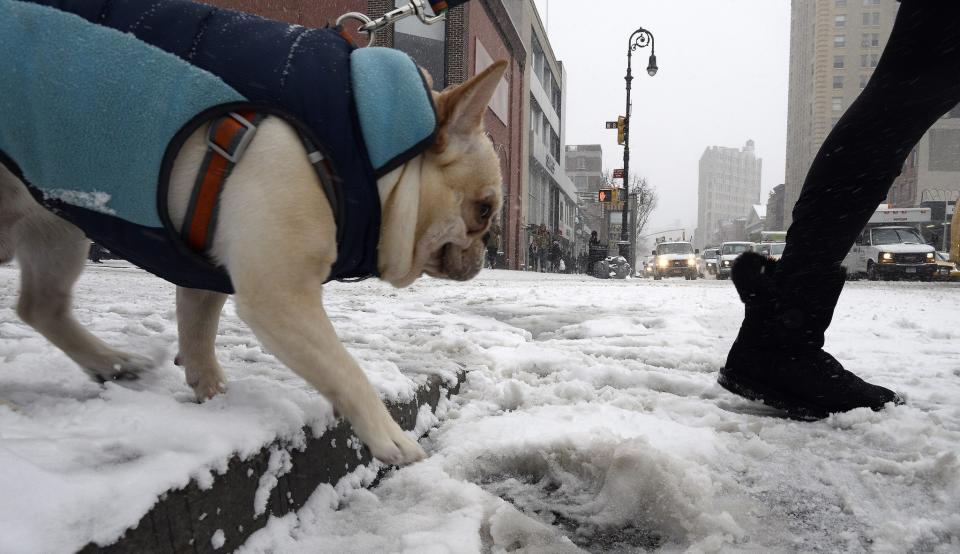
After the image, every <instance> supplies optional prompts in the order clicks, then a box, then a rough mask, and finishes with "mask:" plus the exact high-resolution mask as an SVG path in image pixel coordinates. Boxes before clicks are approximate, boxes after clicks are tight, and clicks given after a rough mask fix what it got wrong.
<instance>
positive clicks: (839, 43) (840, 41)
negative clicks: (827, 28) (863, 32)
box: [833, 35, 847, 48]
mask: <svg viewBox="0 0 960 554" xmlns="http://www.w3.org/2000/svg"><path fill="white" fill-rule="evenodd" d="M846 45H847V36H846V35H833V46H834V47H835V48H843V47H844V46H846Z"/></svg>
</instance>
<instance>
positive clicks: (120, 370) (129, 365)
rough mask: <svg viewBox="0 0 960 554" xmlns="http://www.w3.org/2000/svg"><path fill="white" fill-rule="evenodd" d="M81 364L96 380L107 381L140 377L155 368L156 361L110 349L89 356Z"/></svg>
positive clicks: (129, 379)
mask: <svg viewBox="0 0 960 554" xmlns="http://www.w3.org/2000/svg"><path fill="white" fill-rule="evenodd" d="M80 365H81V366H83V369H84V371H86V372H87V374H88V375H90V377H91V378H93V379H94V380H95V381H97V382H99V383H105V382H107V381H132V380H135V379H139V378H140V374H141V373H142V372H144V371H147V370H149V369H153V367H154V366H155V365H156V362H154V360H151V359H150V358H147V357H146V356H140V355H137V354H128V353H126V352H121V351H119V350H110V351H107V352H100V353H97V354H96V355H92V356H89V357H87V359H84V360H81V361H80Z"/></svg>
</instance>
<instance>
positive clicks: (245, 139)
mask: <svg viewBox="0 0 960 554" xmlns="http://www.w3.org/2000/svg"><path fill="white" fill-rule="evenodd" d="M263 118H264V115H263V114H258V113H255V112H240V113H236V112H230V113H229V114H227V115H225V116H223V117H221V118H219V119H217V120H215V121H214V122H213V123H211V124H210V131H209V133H208V135H207V153H206V155H205V156H204V158H203V163H202V164H201V165H200V171H199V173H198V174H197V179H196V181H195V182H194V185H193V193H192V194H191V196H190V204H189V205H188V206H187V214H186V217H185V218H184V220H183V227H182V229H181V231H180V234H181V236H182V237H183V240H184V241H186V243H187V245H188V246H189V247H190V249H191V250H193V251H195V252H198V253H201V254H202V253H206V252H207V251H208V250H209V249H210V247H211V246H212V243H213V231H214V229H215V228H216V225H217V212H218V208H219V205H220V193H221V191H222V190H223V185H224V183H225V182H226V180H227V177H229V176H230V171H231V170H233V166H235V165H236V164H237V161H239V159H240V156H242V155H243V152H244V151H245V150H246V148H247V146H248V145H249V144H250V141H251V140H252V139H253V135H254V134H256V131H257V125H258V124H259V123H260V121H261V120H263Z"/></svg>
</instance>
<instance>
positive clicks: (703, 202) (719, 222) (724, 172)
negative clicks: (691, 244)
mask: <svg viewBox="0 0 960 554" xmlns="http://www.w3.org/2000/svg"><path fill="white" fill-rule="evenodd" d="M762 166H763V160H761V159H760V158H758V157H757V156H756V152H755V149H754V144H753V141H752V140H748V141H747V144H746V145H745V146H744V147H743V148H740V149H737V148H728V147H725V146H711V147H709V148H707V149H706V150H704V152H703V155H702V156H700V181H699V187H698V189H697V193H698V194H697V232H696V235H695V240H696V241H697V245H696V246H697V248H703V247H705V246H711V245H713V244H715V243H716V242H719V241H720V239H721V238H726V237H729V233H730V231H729V230H727V229H729V228H730V226H729V225H728V223H729V222H731V221H735V220H738V219H744V220H746V218H747V216H748V215H749V214H750V211H751V209H752V207H753V205H754V204H759V203H760V171H761V168H762ZM727 240H732V239H729V238H727Z"/></svg>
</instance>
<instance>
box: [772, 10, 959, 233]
mask: <svg viewBox="0 0 960 554" xmlns="http://www.w3.org/2000/svg"><path fill="white" fill-rule="evenodd" d="M899 6H900V4H899V3H898V2H897V1H896V0H793V1H792V8H791V29H790V91H789V96H788V98H789V99H788V107H787V155H786V175H785V183H784V194H785V199H784V206H785V213H784V217H785V222H784V223H785V224H786V225H789V224H790V222H791V221H792V210H793V205H794V204H795V203H796V201H797V198H798V197H799V196H800V189H801V188H802V186H803V180H804V179H805V178H806V174H807V171H808V170H809V168H810V164H811V163H812V162H813V158H814V156H815V155H816V153H817V150H818V149H819V148H820V145H821V144H823V141H824V139H826V137H827V134H828V133H829V132H830V130H831V129H832V128H833V126H834V125H835V124H836V123H837V121H838V120H839V119H840V116H841V115H842V114H843V112H844V111H845V110H846V109H847V108H848V107H849V106H850V104H852V103H853V101H854V100H855V99H856V98H857V96H858V95H859V94H860V91H861V90H863V88H864V87H865V86H866V85H867V81H869V79H870V77H871V75H872V74H873V70H874V68H875V67H876V66H877V62H878V61H879V60H880V55H881V53H882V52H883V48H884V47H885V46H886V44H887V40H888V39H889V38H890V31H891V29H892V28H893V22H894V20H895V18H896V14H897V10H898V9H899ZM957 183H960V113H958V112H957V110H954V112H952V114H948V115H947V116H946V117H945V118H944V119H941V120H940V121H938V122H937V123H936V124H934V126H933V128H932V129H931V130H930V132H928V133H927V134H926V135H924V137H923V138H922V139H921V140H920V143H919V144H918V145H917V148H916V149H915V150H914V151H913V152H912V153H911V154H910V156H909V158H908V159H907V161H906V164H905V166H904V172H903V174H902V175H901V177H900V178H898V180H897V182H896V183H895V184H894V187H893V188H892V189H891V191H890V196H889V197H888V201H890V202H892V203H894V204H895V205H898V206H916V205H919V204H920V203H921V202H923V201H925V200H926V199H927V198H928V197H929V198H932V197H934V196H937V197H938V198H939V197H940V196H943V195H944V194H946V195H947V196H949V195H950V193H949V191H948V192H946V193H945V192H944V189H952V190H954V191H955V190H956V189H957V188H960V185H958V184H957ZM936 191H940V192H939V193H937V194H934V193H935V192H936ZM951 198H952V197H951Z"/></svg>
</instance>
